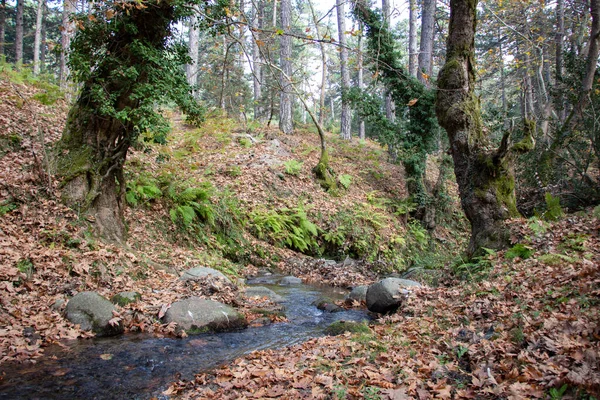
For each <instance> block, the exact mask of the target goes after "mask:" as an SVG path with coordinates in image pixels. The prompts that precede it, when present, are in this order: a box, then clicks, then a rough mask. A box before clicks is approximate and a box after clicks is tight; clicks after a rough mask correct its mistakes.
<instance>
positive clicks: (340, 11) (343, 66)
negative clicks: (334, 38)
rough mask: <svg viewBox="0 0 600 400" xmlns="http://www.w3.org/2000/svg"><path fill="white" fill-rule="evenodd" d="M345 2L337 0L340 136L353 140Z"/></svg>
mask: <svg viewBox="0 0 600 400" xmlns="http://www.w3.org/2000/svg"><path fill="white" fill-rule="evenodd" d="M344 4H345V0H336V7H337V22H338V38H339V39H338V41H339V44H340V70H341V75H342V115H341V118H340V135H341V137H342V139H345V140H350V139H352V131H351V128H352V115H351V111H350V104H348V101H347V100H346V93H347V92H348V89H349V88H350V71H348V48H347V47H346V12H345V7H344Z"/></svg>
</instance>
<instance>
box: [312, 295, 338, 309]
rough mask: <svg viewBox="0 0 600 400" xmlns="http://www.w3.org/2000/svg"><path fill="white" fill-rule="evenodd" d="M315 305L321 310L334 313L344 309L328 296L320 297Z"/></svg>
mask: <svg viewBox="0 0 600 400" xmlns="http://www.w3.org/2000/svg"><path fill="white" fill-rule="evenodd" d="M313 305H315V306H316V307H317V308H318V309H319V310H321V311H325V312H331V313H334V312H340V311H343V309H342V307H340V306H338V305H337V304H335V303H334V302H333V301H332V300H330V299H326V298H321V299H318V300H317V301H315V302H314V303H313Z"/></svg>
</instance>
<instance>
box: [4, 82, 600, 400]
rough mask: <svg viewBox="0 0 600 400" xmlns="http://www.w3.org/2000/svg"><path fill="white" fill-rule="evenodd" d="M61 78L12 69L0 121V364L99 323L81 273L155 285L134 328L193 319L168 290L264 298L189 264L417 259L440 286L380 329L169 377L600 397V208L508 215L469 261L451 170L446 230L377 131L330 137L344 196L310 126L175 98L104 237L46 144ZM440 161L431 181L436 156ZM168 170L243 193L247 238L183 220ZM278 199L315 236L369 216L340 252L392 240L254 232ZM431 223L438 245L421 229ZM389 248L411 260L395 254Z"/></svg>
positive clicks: (335, 273) (405, 262)
mask: <svg viewBox="0 0 600 400" xmlns="http://www.w3.org/2000/svg"><path fill="white" fill-rule="evenodd" d="M52 90H53V89H52V88H51V87H49V86H47V85H45V84H43V83H42V82H36V81H35V80H29V81H27V79H25V80H22V79H20V78H19V77H18V76H14V75H11V76H4V75H3V76H1V77H0V105H1V107H0V126H3V127H4V126H5V127H7V129H3V130H1V131H0V321H1V322H0V369H1V364H2V363H3V362H6V361H12V360H17V361H22V362H35V359H36V358H38V357H42V356H43V352H44V348H45V347H47V346H48V345H49V344H52V343H61V341H63V340H65V339H75V338H85V337H90V336H91V334H90V333H89V332H84V331H81V330H80V329H79V327H78V326H76V325H73V324H71V323H70V322H69V321H67V320H66V319H65V318H63V316H62V311H63V309H64V304H65V303H64V302H65V301H66V300H67V299H68V298H69V297H70V296H72V295H74V294H76V293H78V292H81V291H85V290H94V291H97V292H99V293H100V294H102V295H104V296H106V297H110V296H111V295H114V294H116V293H118V292H121V291H126V290H135V291H138V292H139V293H141V294H142V301H141V302H138V303H134V304H131V305H128V306H126V307H124V308H119V309H118V310H119V312H118V314H117V315H116V317H118V318H121V319H122V321H123V323H124V325H125V327H126V330H127V331H129V332H139V331H143V332H148V333H153V334H155V335H158V336H160V335H177V334H179V335H181V333H180V332H178V331H177V330H176V329H175V327H174V326H172V325H166V324H162V323H161V322H160V320H159V319H158V318H157V317H158V316H159V315H160V313H161V310H164V308H165V307H166V306H168V304H170V303H172V302H174V301H176V300H178V299H181V298H184V297H186V296H189V295H192V294H194V295H200V296H204V297H210V298H213V299H216V300H219V301H222V302H225V303H228V304H232V305H235V306H236V307H239V308H240V309H242V310H243V312H244V313H245V314H246V315H247V317H248V319H249V320H250V321H252V320H253V319H255V318H256V317H257V316H256V315H253V313H252V311H251V309H252V308H253V307H254V306H256V304H252V303H251V302H249V301H248V300H247V299H243V298H242V297H241V296H239V295H238V294H239V293H238V287H237V286H235V287H227V288H225V287H219V286H218V284H217V285H216V286H215V284H214V282H213V284H212V285H202V284H196V285H190V284H185V283H183V282H180V281H179V280H178V279H177V277H178V276H179V274H180V273H181V272H182V271H184V270H185V269H187V268H190V267H192V266H196V265H205V266H209V267H213V268H216V269H219V270H222V271H224V272H225V273H228V274H229V275H230V276H232V277H240V278H242V277H245V276H248V275H252V274H256V273H257V271H258V270H259V268H271V269H273V268H277V269H279V270H283V271H285V272H286V273H290V274H293V275H296V276H299V277H302V278H303V279H304V280H305V281H307V282H310V281H318V282H320V283H328V284H332V285H336V286H341V287H352V286H356V285H359V284H365V283H371V282H373V281H375V280H376V279H377V278H378V276H380V275H383V274H385V273H389V272H393V271H394V270H396V271H400V272H401V271H403V270H406V269H408V268H410V269H411V270H413V271H416V272H415V273H416V275H415V278H414V279H420V280H423V281H424V282H426V283H428V284H429V285H426V286H425V287H423V288H421V289H418V290H416V291H415V292H414V293H413V294H412V295H411V296H410V297H409V298H408V299H407V300H406V301H405V304H404V305H403V307H402V308H401V309H400V311H399V312H398V313H396V314H393V315H389V316H383V317H381V318H379V319H377V320H376V322H375V323H374V324H372V325H370V327H369V332H368V333H360V334H350V333H346V334H343V335H341V336H334V337H330V336H327V337H322V338H318V339H312V340H310V341H308V342H306V343H304V344H301V345H297V346H294V347H291V348H287V349H283V350H277V351H260V352H254V353H251V354H250V355H248V356H245V357H243V358H241V359H238V360H235V361H233V362H232V363H230V364H229V365H226V366H223V367H222V368H220V369H217V370H215V371H213V372H210V373H203V374H199V375H198V376H196V378H195V380H194V381H191V382H176V383H174V384H173V385H172V386H171V387H170V388H169V389H168V390H167V392H166V394H168V395H171V396H173V397H178V396H179V397H181V398H214V399H226V398H231V399H234V398H289V399H294V398H339V399H344V398H367V399H377V398H381V399H404V398H407V399H408V398H419V399H427V398H514V399H520V398H552V399H558V398H580V399H592V398H593V397H592V396H596V398H597V397H598V396H599V393H600V368H599V365H600V360H599V359H598V358H599V355H600V328H599V322H600V301H599V299H600V243H599V241H600V237H599V230H600V220H599V219H598V215H597V214H598V213H597V212H596V213H594V212H592V211H591V210H589V212H587V213H580V214H578V215H568V216H565V217H562V218H560V219H559V220H558V221H556V222H547V221H543V220H541V219H537V218H535V219H529V220H526V219H518V220H513V221H510V226H511V229H512V232H513V238H512V240H513V243H514V245H515V246H514V247H513V248H511V249H509V250H507V251H503V252H498V253H494V252H491V253H490V254H489V255H488V256H486V257H483V258H481V259H480V260H477V262H473V263H470V264H465V263H460V262H457V261H456V260H457V257H458V255H459V254H460V249H461V248H462V247H463V246H464V244H465V239H466V229H465V228H466V224H465V222H464V217H462V216H461V213H460V211H459V210H458V200H457V196H456V189H455V187H453V186H452V185H449V190H448V193H449V198H450V199H451V200H450V201H451V203H452V204H451V205H450V207H449V211H447V213H446V214H447V217H446V219H444V220H442V221H441V223H439V224H438V226H437V227H436V229H435V230H434V231H433V232H422V231H420V230H419V229H418V228H417V227H415V225H414V224H411V223H409V222H408V220H407V219H406V216H405V215H403V214H402V213H399V208H398V207H397V206H392V205H391V202H392V201H393V199H403V198H405V197H406V189H405V183H404V179H403V172H402V169H401V168H400V167H398V166H397V165H395V164H391V163H389V162H388V160H387V154H386V152H385V151H384V150H383V149H381V147H380V146H379V145H377V144H376V143H374V142H371V141H369V140H366V141H361V142H359V141H353V142H350V143H348V142H344V141H342V140H339V139H338V138H337V137H336V136H334V135H331V136H329V137H328V140H329V142H330V146H331V153H332V167H333V169H334V170H335V171H336V173H337V174H338V176H342V175H344V176H347V177H348V178H347V179H348V180H347V181H350V183H349V184H348V185H347V186H348V187H347V188H346V189H340V193H337V194H336V195H331V194H327V193H324V192H323V191H322V189H321V188H320V187H319V185H318V184H317V183H316V182H315V181H314V179H313V178H312V174H311V168H312V166H313V165H315V164H316V163H317V161H318V156H319V151H318V149H319V147H318V140H317V139H318V138H317V135H316V133H314V132H311V131H310V128H306V129H301V130H299V132H298V134H296V135H293V136H281V135H279V134H278V133H277V131H276V130H275V129H268V128H261V127H247V126H241V125H240V124H238V123H236V122H234V121H232V120H230V119H227V118H222V117H216V118H209V119H208V121H207V123H206V124H205V125H204V126H203V127H202V128H200V129H193V128H190V127H186V126H185V125H184V124H183V123H182V122H181V121H180V120H179V119H178V116H177V115H173V124H174V131H173V134H172V137H170V138H169V143H168V144H167V145H158V144H151V143H144V144H142V145H140V146H138V147H137V148H136V149H135V150H133V151H132V152H131V155H130V156H129V157H128V162H127V165H126V173H127V178H128V180H129V182H131V186H130V187H129V189H128V193H131V196H132V198H131V200H132V204H131V206H130V207H127V208H126V212H125V218H126V222H127V225H128V230H129V237H128V240H127V242H126V244H110V243H104V242H102V241H100V240H98V239H96V238H95V237H94V236H93V234H92V231H91V229H90V224H89V222H88V221H86V219H85V218H81V217H79V216H78V215H77V213H76V212H75V211H73V210H71V209H68V208H66V207H64V206H63V205H62V204H61V202H60V188H59V187H58V182H57V181H56V179H55V178H54V177H53V176H51V175H49V174H47V173H46V172H45V171H48V170H49V164H51V162H50V160H51V157H50V156H51V154H47V153H48V152H47V149H48V148H49V146H51V145H52V144H53V143H55V142H56V141H57V140H58V139H59V137H60V134H61V132H62V128H63V126H64V122H65V120H66V112H67V105H66V103H65V101H64V100H62V99H60V96H56V98H49V97H52V96H53V93H54V92H53V91H52ZM43 103H46V104H43ZM42 143H43V144H44V146H42ZM430 166H431V167H432V168H431V170H432V171H434V172H433V173H431V174H430V176H428V181H429V182H430V183H433V182H435V181H436V179H437V176H436V172H435V168H434V166H435V162H434V160H432V162H430ZM294 169H296V170H294ZM50 170H51V168H50ZM290 172H291V173H290ZM165 182H166V186H168V187H176V188H182V187H183V188H185V187H190V186H194V187H204V188H208V187H209V186H210V190H209V192H210V196H211V201H212V202H213V203H214V204H217V203H218V204H221V203H227V202H228V201H229V200H230V199H231V198H235V202H233V203H235V204H234V205H233V206H232V205H231V204H230V203H231V202H229V203H227V204H229V205H228V207H230V209H231V207H233V208H234V210H235V211H239V213H240V215H242V216H243V217H244V218H243V219H245V220H247V222H245V223H244V224H245V225H244V224H240V226H242V228H243V230H242V232H241V235H242V236H243V237H244V241H245V242H244V243H246V244H245V245H244V249H243V250H242V252H243V254H242V255H239V254H237V253H235V254H233V255H231V254H229V249H228V248H227V245H225V244H224V243H226V241H225V242H224V241H221V240H217V239H216V238H215V237H216V236H217V235H215V234H214V232H213V230H211V229H212V228H209V227H206V228H205V227H203V226H201V225H199V224H198V225H192V227H193V228H194V229H183V228H182V226H181V224H179V225H178V224H175V223H173V221H172V219H171V217H170V211H171V210H172V209H173V208H174V207H175V206H176V204H174V200H169V199H168V198H167V196H162V197H159V198H157V197H156V196H154V197H153V195H148V193H151V192H146V191H145V190H146V189H144V188H148V187H150V188H151V187H153V186H154V185H156V186H160V187H161V190H162V191H163V192H166V191H167V190H166V189H165V187H166V186H165ZM207 182H208V183H207ZM207 190H208V189H207ZM215 210H216V212H219V210H220V209H219V208H218V207H216V206H215ZM268 210H277V211H279V212H280V213H281V214H284V213H286V212H288V211H286V210H293V211H294V213H298V211H299V210H302V211H303V212H305V214H306V215H307V218H308V219H309V220H310V221H311V222H312V223H314V224H315V225H316V226H318V227H319V230H320V232H319V235H320V236H319V237H320V239H319V240H322V238H323V237H325V235H326V234H327V233H328V232H342V230H341V225H342V224H343V223H347V222H348V219H344V218H347V217H346V216H347V215H350V216H351V217H352V218H356V220H355V222H356V224H357V225H361V224H362V225H364V230H363V231H356V232H354V233H355V237H353V236H352V235H351V234H349V233H347V232H348V231H343V232H346V236H345V237H344V239H345V241H346V242H347V243H351V245H347V247H343V246H344V245H339V246H338V247H339V248H338V249H337V250H338V253H339V254H336V255H337V256H338V257H341V259H343V257H344V256H345V254H344V253H343V252H342V250H348V251H354V252H357V251H359V250H360V249H367V248H368V247H367V245H368V243H367V244H365V243H361V241H360V240H361V238H360V237H357V236H359V235H358V234H359V233H361V232H362V233H364V234H365V235H367V234H368V235H371V236H369V237H367V241H372V242H373V243H375V244H376V246H377V247H380V248H381V251H379V252H378V253H377V257H369V256H373V254H374V253H372V252H371V253H369V252H366V253H365V257H364V260H362V261H361V262H357V263H348V264H345V263H338V264H335V265H329V264H324V263H318V262H314V259H313V258H312V257H308V256H306V255H304V254H301V253H299V252H297V251H294V250H292V249H290V248H286V246H285V240H284V239H285V238H283V239H282V238H278V237H277V236H274V235H264V236H261V237H260V238H259V236H260V235H259V234H258V232H257V231H256V228H253V226H254V227H255V226H256V221H257V219H256V216H264V215H268ZM294 215H296V214H294ZM217 218H223V216H222V215H221V216H218V215H217ZM253 218H254V219H253ZM361 218H362V219H361ZM248 221H249V222H248ZM353 221H354V220H353ZM253 223H254V225H253ZM187 228H189V226H188V227H187ZM253 229H254V230H253ZM221 233H222V232H221ZM424 239H425V240H427V241H428V242H429V243H433V245H431V244H427V245H424V244H423V243H422V241H423V240H424ZM363 240H364V239H363ZM373 243H371V245H373ZM319 244H320V245H323V242H319ZM361 246H363V247H361ZM247 249H250V250H247ZM357 249H358V250H357ZM236 251H237V250H236ZM369 251H372V249H370V248H369ZM395 251H397V252H398V253H394V252H395ZM390 253H391V254H394V255H397V256H398V258H401V262H398V263H396V264H394V263H393V262H392V261H390V258H386V257H385V255H386V254H390ZM430 253H431V254H430ZM433 253H435V254H433ZM438 253H439V254H438ZM232 259H233V260H234V261H235V262H234V261H232ZM209 286H210V287H209ZM1 381H2V376H1V374H0V383H1Z"/></svg>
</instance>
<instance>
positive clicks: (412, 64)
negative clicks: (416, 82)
mask: <svg viewBox="0 0 600 400" xmlns="http://www.w3.org/2000/svg"><path fill="white" fill-rule="evenodd" d="M418 58H419V57H418V54H417V0H409V2H408V73H409V74H410V75H411V76H414V77H416V76H417V71H418V68H419V65H418Z"/></svg>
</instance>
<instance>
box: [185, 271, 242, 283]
mask: <svg viewBox="0 0 600 400" xmlns="http://www.w3.org/2000/svg"><path fill="white" fill-rule="evenodd" d="M209 275H212V276H214V277H219V278H223V279H225V280H226V281H227V282H228V283H231V281H230V280H229V278H227V277H226V276H225V275H223V273H222V272H221V271H217V270H216V269H212V268H208V267H194V268H190V269H188V270H187V271H184V272H183V274H181V276H180V277H179V279H180V280H182V281H194V280H198V279H200V278H204V277H205V276H209Z"/></svg>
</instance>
